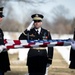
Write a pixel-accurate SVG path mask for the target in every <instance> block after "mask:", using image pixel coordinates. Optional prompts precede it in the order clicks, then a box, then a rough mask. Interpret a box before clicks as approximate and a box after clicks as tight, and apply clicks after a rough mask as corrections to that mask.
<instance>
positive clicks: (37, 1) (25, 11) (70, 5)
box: [4, 0, 75, 23]
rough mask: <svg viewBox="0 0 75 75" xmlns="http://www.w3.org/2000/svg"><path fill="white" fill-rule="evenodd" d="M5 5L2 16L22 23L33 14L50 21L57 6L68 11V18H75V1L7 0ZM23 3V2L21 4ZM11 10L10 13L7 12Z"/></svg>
mask: <svg viewBox="0 0 75 75" xmlns="http://www.w3.org/2000/svg"><path fill="white" fill-rule="evenodd" d="M9 1H10V2H7V3H5V6H6V7H5V9H4V15H5V16H6V17H9V18H10V19H12V18H13V19H16V20H18V21H20V22H21V23H23V22H24V21H25V20H28V19H27V18H30V16H31V15H32V14H33V13H34V12H33V11H35V13H41V14H43V15H44V16H45V18H46V19H48V20H50V21H51V20H52V18H53V15H54V14H53V12H52V11H55V10H54V9H55V8H57V7H58V6H59V5H61V6H64V7H65V9H67V10H68V11H69V14H68V15H67V16H68V18H72V17H75V0H21V1H20V2H19V0H9ZM23 1H25V2H23ZM9 9H11V11H9Z"/></svg>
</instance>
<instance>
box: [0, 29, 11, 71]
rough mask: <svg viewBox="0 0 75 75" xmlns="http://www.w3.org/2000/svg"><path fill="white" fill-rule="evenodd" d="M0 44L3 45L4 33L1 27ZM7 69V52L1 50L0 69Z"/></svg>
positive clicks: (8, 64)
mask: <svg viewBox="0 0 75 75" xmlns="http://www.w3.org/2000/svg"><path fill="white" fill-rule="evenodd" d="M0 45H4V34H3V31H2V30H1V29H0ZM8 70H10V63H9V58H8V53H7V52H6V51H5V52H1V53H0V71H1V72H6V71H8Z"/></svg>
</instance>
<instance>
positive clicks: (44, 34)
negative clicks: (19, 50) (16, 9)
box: [19, 14, 53, 75]
mask: <svg viewBox="0 0 75 75" xmlns="http://www.w3.org/2000/svg"><path fill="white" fill-rule="evenodd" d="M31 17H32V19H33V21H34V24H33V25H34V27H33V28H32V29H30V30H27V29H26V30H25V31H24V32H23V33H22V34H21V35H20V37H19V40H51V35H50V33H49V31H47V30H46V29H43V28H42V20H43V17H44V16H43V15H41V14H33V15H32V16H31ZM52 58H53V47H48V50H46V48H45V47H37V48H30V49H29V52H28V57H27V65H28V72H29V75H45V72H46V66H47V64H52Z"/></svg>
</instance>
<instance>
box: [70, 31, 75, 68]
mask: <svg viewBox="0 0 75 75" xmlns="http://www.w3.org/2000/svg"><path fill="white" fill-rule="evenodd" d="M73 40H75V31H74V36H73ZM69 60H70V61H71V62H70V65H69V68H70V69H75V50H74V49H73V48H72V47H71V49H70V59H69Z"/></svg>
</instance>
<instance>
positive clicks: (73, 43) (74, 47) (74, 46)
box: [71, 41, 75, 50]
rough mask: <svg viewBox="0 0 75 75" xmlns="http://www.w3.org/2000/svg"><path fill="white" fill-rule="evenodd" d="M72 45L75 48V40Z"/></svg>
mask: <svg viewBox="0 0 75 75" xmlns="http://www.w3.org/2000/svg"><path fill="white" fill-rule="evenodd" d="M71 47H72V49H74V50H75V41H74V42H72V43H71Z"/></svg>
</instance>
